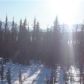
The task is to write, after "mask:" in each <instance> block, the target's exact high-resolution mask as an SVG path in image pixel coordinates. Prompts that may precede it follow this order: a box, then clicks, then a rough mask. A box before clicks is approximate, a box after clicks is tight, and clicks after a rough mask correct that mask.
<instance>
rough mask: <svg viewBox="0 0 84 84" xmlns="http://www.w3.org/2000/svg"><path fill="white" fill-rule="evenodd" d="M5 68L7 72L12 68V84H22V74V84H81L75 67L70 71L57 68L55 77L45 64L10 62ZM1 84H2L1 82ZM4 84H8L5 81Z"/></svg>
mask: <svg viewBox="0 0 84 84" xmlns="http://www.w3.org/2000/svg"><path fill="white" fill-rule="evenodd" d="M4 68H5V72H6V71H7V69H8V68H10V71H11V82H12V84H20V83H19V75H20V73H21V77H22V78H21V79H22V84H49V83H47V81H48V80H51V81H52V83H50V84H80V71H79V69H78V68H76V67H75V66H70V67H69V69H68V70H67V69H66V68H64V67H60V66H57V68H56V69H55V70H54V71H55V72H54V76H52V70H51V69H50V68H47V67H45V66H44V65H43V64H31V65H21V64H13V63H12V62H9V63H6V65H4ZM51 77H54V78H53V79H52V78H51ZM50 78H51V79H50ZM0 84H2V83H1V82H0ZM3 84H8V83H7V81H6V80H5V79H4V80H3ZM81 84H83V83H81Z"/></svg>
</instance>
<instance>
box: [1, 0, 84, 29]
mask: <svg viewBox="0 0 84 84" xmlns="http://www.w3.org/2000/svg"><path fill="white" fill-rule="evenodd" d="M83 3H84V1H83V0H12V1H11V0H0V6H1V7H0V19H1V20H2V21H4V20H5V16H6V15H7V16H8V19H9V21H12V18H13V17H14V19H15V21H16V22H18V23H19V20H20V19H23V20H24V19H25V18H27V21H28V23H29V24H30V25H32V24H33V20H34V18H37V21H39V22H40V25H41V27H42V28H46V27H50V26H52V25H53V22H54V20H55V18H56V16H58V19H59V22H60V23H61V24H75V23H82V22H84V21H83V20H84V17H83V16H84V12H83V8H84V6H83Z"/></svg>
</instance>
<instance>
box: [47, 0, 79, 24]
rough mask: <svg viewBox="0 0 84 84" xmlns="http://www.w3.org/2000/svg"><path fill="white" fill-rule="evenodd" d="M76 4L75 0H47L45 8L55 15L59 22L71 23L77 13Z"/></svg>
mask: <svg viewBox="0 0 84 84" xmlns="http://www.w3.org/2000/svg"><path fill="white" fill-rule="evenodd" d="M77 6H78V3H77V1H76V0H48V1H47V5H46V8H47V10H48V11H49V14H51V16H54V17H56V15H57V16H58V17H59V19H60V22H62V23H63V22H64V23H66V24H72V23H74V19H75V16H76V15H77Z"/></svg>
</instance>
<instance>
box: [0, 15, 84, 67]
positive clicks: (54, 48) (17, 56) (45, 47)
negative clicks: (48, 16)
mask: <svg viewBox="0 0 84 84" xmlns="http://www.w3.org/2000/svg"><path fill="white" fill-rule="evenodd" d="M10 23H11V25H9V21H8V17H7V16H6V19H5V21H4V22H2V21H0V57H3V58H5V60H7V59H11V60H12V61H13V62H18V63H21V64H29V62H30V61H31V60H33V61H35V62H41V63H43V64H45V65H47V66H55V65H56V64H59V65H71V64H72V63H73V62H72V61H71V59H70V56H71V54H70V44H69V43H70V42H71V45H72V46H73V50H74V61H75V64H76V65H81V66H82V65H83V64H84V61H83V60H84V56H83V55H84V46H83V44H84V24H76V25H75V26H74V27H73V31H72V32H71V31H66V29H65V26H63V25H61V24H60V23H59V21H58V18H56V19H55V21H54V24H53V26H52V27H51V28H46V30H43V29H41V27H40V23H39V22H38V21H37V19H36V18H35V19H34V21H33V25H32V29H31V28H30V26H29V24H28V22H27V19H25V20H24V21H22V20H20V22H19V24H17V23H16V22H15V21H14V18H13V20H12V22H10ZM67 28H68V27H67ZM69 34H72V39H70V35H69Z"/></svg>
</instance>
